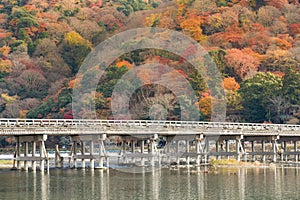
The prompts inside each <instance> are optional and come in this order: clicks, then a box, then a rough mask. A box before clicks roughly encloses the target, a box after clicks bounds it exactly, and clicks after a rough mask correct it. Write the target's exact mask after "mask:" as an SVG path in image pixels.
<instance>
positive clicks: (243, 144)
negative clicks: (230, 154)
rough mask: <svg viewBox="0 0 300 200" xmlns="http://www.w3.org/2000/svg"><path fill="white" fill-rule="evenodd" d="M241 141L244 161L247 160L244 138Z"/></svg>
mask: <svg viewBox="0 0 300 200" xmlns="http://www.w3.org/2000/svg"><path fill="white" fill-rule="evenodd" d="M241 143H242V151H243V152H242V153H243V160H244V161H245V162H247V154H246V148H245V141H244V140H242V141H241Z"/></svg>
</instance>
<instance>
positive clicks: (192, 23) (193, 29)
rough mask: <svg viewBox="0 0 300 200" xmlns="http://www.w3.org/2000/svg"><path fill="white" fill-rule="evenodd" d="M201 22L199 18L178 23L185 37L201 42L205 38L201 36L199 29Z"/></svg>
mask: <svg viewBox="0 0 300 200" xmlns="http://www.w3.org/2000/svg"><path fill="white" fill-rule="evenodd" d="M201 23H202V20H201V19H200V18H199V17H195V18H188V19H186V20H184V21H183V22H181V23H180V27H181V28H182V29H183V30H182V31H183V32H184V33H186V34H187V35H189V36H191V37H192V38H194V40H196V41H198V42H199V41H201V40H203V39H205V36H204V35H203V34H202V29H201V27H200V25H201Z"/></svg>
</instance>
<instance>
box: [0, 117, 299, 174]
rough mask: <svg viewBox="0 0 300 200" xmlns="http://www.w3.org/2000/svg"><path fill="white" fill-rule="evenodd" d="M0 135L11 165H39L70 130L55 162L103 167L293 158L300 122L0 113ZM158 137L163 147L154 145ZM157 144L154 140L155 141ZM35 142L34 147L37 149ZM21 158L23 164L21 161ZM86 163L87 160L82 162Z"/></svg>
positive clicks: (32, 167)
mask: <svg viewBox="0 0 300 200" xmlns="http://www.w3.org/2000/svg"><path fill="white" fill-rule="evenodd" d="M0 135H1V136H14V137H15V138H16V151H15V156H14V166H13V167H14V168H16V169H21V168H23V169H24V170H28V169H29V168H31V169H32V170H33V171H35V170H36V168H37V164H39V168H40V169H42V171H44V170H43V169H44V168H45V162H47V163H48V165H47V166H48V167H49V160H50V159H49V157H48V154H47V151H46V146H45V141H46V140H47V138H48V137H49V136H70V138H71V141H72V147H71V149H70V151H69V152H70V153H69V154H68V156H62V155H60V153H59V150H58V145H57V146H56V151H55V164H56V166H59V165H63V161H64V158H65V159H66V158H67V159H68V160H69V166H72V167H74V168H77V167H78V164H77V163H80V166H81V167H82V168H86V167H87V166H89V167H90V168H92V169H93V168H94V166H95V164H97V166H98V167H99V168H103V167H107V168H108V167H109V158H111V159H112V158H113V157H114V156H115V157H114V158H115V160H117V162H118V163H119V164H120V163H123V164H124V163H133V164H136V165H139V166H148V165H149V166H159V165H161V164H180V163H185V164H194V165H200V164H202V163H206V162H207V161H208V159H209V157H211V156H214V157H215V158H216V159H218V158H230V157H235V158H236V159H237V160H241V159H243V160H251V161H254V160H261V161H267V160H270V161H273V162H276V161H277V160H281V161H288V160H293V161H295V162H298V159H299V155H300V151H298V147H297V142H298V141H300V125H287V124H256V123H230V122H200V121H155V120H86V119H72V120H69V119H0ZM113 137H114V139H116V137H117V138H118V139H119V140H121V141H122V145H121V146H120V147H119V148H120V151H119V153H117V154H116V155H114V156H109V154H107V151H106V148H105V147H106V145H105V144H106V143H107V141H108V139H109V138H113ZM161 138H163V139H164V141H165V142H164V144H163V148H160V149H159V148H157V145H158V142H157V141H158V140H159V139H161ZM159 145H160V144H159ZM37 148H38V150H37ZM21 163H23V166H21ZM86 163H88V165H86Z"/></svg>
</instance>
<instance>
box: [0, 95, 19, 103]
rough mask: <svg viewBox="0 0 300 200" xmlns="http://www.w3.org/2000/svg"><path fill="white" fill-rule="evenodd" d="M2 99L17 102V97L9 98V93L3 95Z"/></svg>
mask: <svg viewBox="0 0 300 200" xmlns="http://www.w3.org/2000/svg"><path fill="white" fill-rule="evenodd" d="M1 97H2V98H3V99H4V100H5V101H6V102H7V103H12V102H14V101H16V100H17V96H9V95H8V94H7V93H3V94H1Z"/></svg>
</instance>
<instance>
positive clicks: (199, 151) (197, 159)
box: [196, 139, 201, 165]
mask: <svg viewBox="0 0 300 200" xmlns="http://www.w3.org/2000/svg"><path fill="white" fill-rule="evenodd" d="M196 153H197V157H196V164H197V165H200V162H201V155H200V153H201V139H196Z"/></svg>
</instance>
